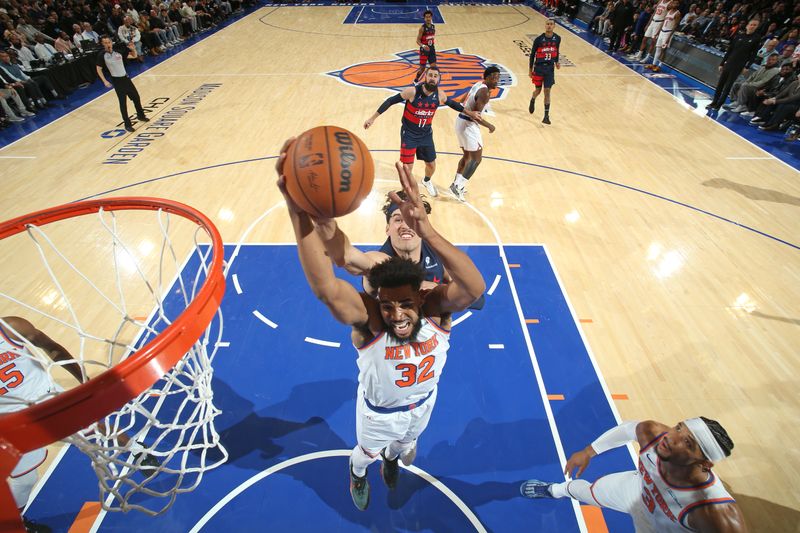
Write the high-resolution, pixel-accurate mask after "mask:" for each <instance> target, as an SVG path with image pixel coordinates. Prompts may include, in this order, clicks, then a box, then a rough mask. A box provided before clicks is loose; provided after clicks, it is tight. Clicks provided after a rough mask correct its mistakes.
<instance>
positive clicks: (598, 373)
mask: <svg viewBox="0 0 800 533" xmlns="http://www.w3.org/2000/svg"><path fill="white" fill-rule="evenodd" d="M541 246H542V249H543V250H544V255H545V256H547V262H548V263H550V267H551V268H552V269H553V274H554V275H555V277H556V282H557V283H558V288H559V289H560V290H561V294H562V295H563V296H564V301H565V302H567V307H569V314H570V315H571V316H572V321H573V322H574V323H575V327H576V328H577V330H578V334H579V335H580V336H581V342H583V346H584V347H585V348H586V353H587V354H588V355H589V360H590V361H591V362H592V367H593V368H594V373H595V375H596V376H597V381H599V382H600V387H602V389H603V394H605V396H606V402H607V403H608V405H609V406H610V407H611V413H612V414H613V415H614V418H615V419H616V421H617V424H621V423H622V418H621V417H620V416H619V411H617V406H616V404H615V403H614V399H613V398H611V393H610V392H609V390H608V384H607V383H606V379H605V378H604V377H603V373H602V372H601V371H600V366H599V365H598V364H597V359H595V357H594V353H592V348H591V347H590V346H589V341H587V340H586V334H585V333H584V332H583V328H582V327H581V325H580V320H579V319H578V315H577V313H575V308H574V307H572V302H571V301H570V300H569V296H567V291H566V289H565V288H564V283H562V281H561V276H559V275H558V270H556V264H555V263H554V262H553V258H552V257H550V251H549V250H548V249H547V246H545V245H544V244H542V245H541ZM625 447H626V448H627V449H628V453H630V455H631V461H633V464H634V465H636V463H637V461H638V456H637V455H636V452H635V451H634V449H633V443H630V442H629V443H628V444H626V445H625Z"/></svg>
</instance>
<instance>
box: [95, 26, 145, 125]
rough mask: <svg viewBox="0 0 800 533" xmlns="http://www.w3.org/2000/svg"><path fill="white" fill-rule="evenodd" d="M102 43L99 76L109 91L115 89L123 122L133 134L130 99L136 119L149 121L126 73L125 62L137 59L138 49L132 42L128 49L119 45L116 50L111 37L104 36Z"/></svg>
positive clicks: (98, 63) (99, 57)
mask: <svg viewBox="0 0 800 533" xmlns="http://www.w3.org/2000/svg"><path fill="white" fill-rule="evenodd" d="M100 42H101V44H102V45H103V51H102V52H100V53H98V54H97V75H98V76H99V78H100V81H102V82H103V85H105V86H106V87H108V88H109V89H110V88H111V87H112V86H113V87H114V92H116V93H117V98H118V99H119V110H120V112H121V113H122V120H123V122H125V129H126V130H128V131H130V132H132V131H133V124H131V119H130V117H129V116H128V100H127V99H128V98H130V99H131V100H132V101H133V105H134V107H136V118H137V119H139V120H140V121H141V122H147V121H148V120H149V119H148V118H147V117H146V116H145V114H144V109H142V101H141V100H140V99H139V93H138V91H137V90H136V87H134V86H133V82H132V81H131V79H130V78H129V77H128V74H127V73H126V72H125V63H124V61H125V59H136V57H137V56H136V48H134V46H133V43H132V42H130V43H128V46H127V48H125V47H124V46H125V45H123V44H120V45H117V49H116V50H115V49H114V43H113V42H112V41H111V37H108V36H103V38H102V39H101V40H100ZM118 50H122V52H123V53H125V52H127V55H125V56H123V55H122V54H121V53H120V52H119V51H118ZM106 74H107V75H108V76H109V77H110V78H111V82H110V83H109V81H108V80H107V79H106V77H105V75H106Z"/></svg>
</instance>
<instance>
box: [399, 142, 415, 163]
mask: <svg viewBox="0 0 800 533" xmlns="http://www.w3.org/2000/svg"><path fill="white" fill-rule="evenodd" d="M416 155H417V148H416V147H414V148H406V147H405V146H401V147H400V162H401V163H403V164H406V165H410V164H412V163H413V162H414V157H415V156H416Z"/></svg>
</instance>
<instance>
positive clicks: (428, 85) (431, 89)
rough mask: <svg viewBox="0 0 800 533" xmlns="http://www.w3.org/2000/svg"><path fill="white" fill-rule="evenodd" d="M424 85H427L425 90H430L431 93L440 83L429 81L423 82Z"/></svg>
mask: <svg viewBox="0 0 800 533" xmlns="http://www.w3.org/2000/svg"><path fill="white" fill-rule="evenodd" d="M422 86H423V87H425V90H426V91H428V92H429V93H432V92H433V91H435V90H436V87H438V85H436V84H434V83H428V82H427V81H426V82H425V83H423V84H422Z"/></svg>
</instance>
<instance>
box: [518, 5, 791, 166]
mask: <svg viewBox="0 0 800 533" xmlns="http://www.w3.org/2000/svg"><path fill="white" fill-rule="evenodd" d="M526 4H527V5H528V6H530V7H531V8H532V9H534V10H536V11H538V12H540V13H542V14H546V15H548V16H552V13H551V12H548V11H547V10H546V9H545V8H544V6H543V4H541V3H540V2H538V1H537V0H527V1H526ZM556 20H557V22H558V23H559V25H560V26H561V27H562V28H564V29H566V30H568V31H570V32H572V33H573V34H575V35H576V36H578V37H580V38H581V39H583V40H584V41H586V42H588V43H589V44H591V45H592V46H594V47H595V48H597V49H598V50H602V51H604V52H606V53H607V51H608V44H607V43H606V42H605V41H604V40H603V37H601V36H599V35H597V34H594V33H590V32H589V31H588V30H587V26H586V23H584V22H583V21H581V20H578V19H577V18H575V19H573V20H572V21H567V20H566V19H565V18H564V17H557V18H556ZM564 52H565V55H566V56H567V57H569V50H565V51H564ZM611 57H613V58H614V59H616V60H617V61H619V62H620V63H622V64H624V65H626V66H627V67H628V68H630V69H631V70H633V71H634V72H636V73H638V74H640V75H642V76H643V77H645V78H647V79H648V80H650V81H651V82H653V83H654V84H656V85H657V86H658V87H661V88H662V89H664V90H665V91H667V92H668V93H670V94H671V95H673V96H674V97H675V98H677V99H678V100H680V101H681V102H684V103H685V104H686V105H688V106H690V107H691V108H693V109H695V110H697V111H698V112H701V113H705V109H706V106H707V105H708V104H710V103H711V99H712V98H713V96H714V88H713V87H709V86H708V85H706V84H705V83H703V82H701V81H700V80H698V79H696V78H693V77H691V76H689V75H687V74H684V73H683V72H681V71H679V70H677V69H674V68H672V67H670V66H669V65H666V64H663V65H662V66H661V72H659V73H652V72H649V71H647V70H646V69H645V68H644V65H643V64H640V63H638V62H635V61H633V62H632V61H631V60H629V59H628V58H627V57H626V55H625V54H621V53H614V54H611ZM578 66H580V65H578ZM729 101H730V100H729ZM708 117H709V118H711V119H712V120H715V121H716V122H718V123H719V124H721V125H723V126H724V127H726V128H728V129H729V130H731V131H732V132H734V133H736V134H737V135H739V136H740V137H742V138H744V139H746V140H748V141H750V142H751V143H753V144H755V145H756V146H758V147H759V148H761V149H763V150H764V151H766V152H767V153H769V154H770V155H773V156H775V157H776V158H778V159H780V160H781V161H783V162H784V163H786V164H788V165H789V166H791V167H793V168H795V169H798V170H800V142H788V141H785V140H784V133H783V132H768V131H767V132H765V131H761V130H759V129H758V128H757V127H755V126H751V125H750V124H749V120H750V119H749V118H747V119H745V118H741V117H740V116H739V115H738V114H736V113H731V112H729V111H725V110H724V109H723V110H720V111H710V112H709V113H708ZM736 155H737V154H733V156H736Z"/></svg>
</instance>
